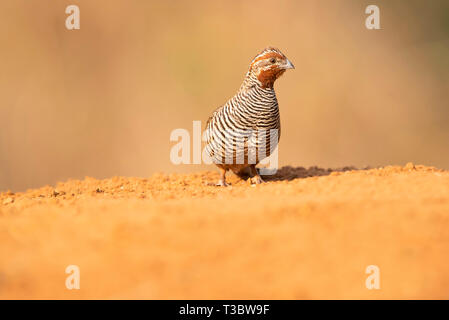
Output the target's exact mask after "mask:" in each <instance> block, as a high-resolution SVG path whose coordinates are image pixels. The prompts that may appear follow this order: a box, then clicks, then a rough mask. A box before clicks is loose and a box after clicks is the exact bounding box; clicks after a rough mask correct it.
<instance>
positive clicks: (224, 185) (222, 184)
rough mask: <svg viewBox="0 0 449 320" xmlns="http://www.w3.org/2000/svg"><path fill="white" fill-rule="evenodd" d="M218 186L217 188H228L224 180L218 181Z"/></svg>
mask: <svg viewBox="0 0 449 320" xmlns="http://www.w3.org/2000/svg"><path fill="white" fill-rule="evenodd" d="M216 186H217V187H227V186H228V184H227V183H226V181H225V180H223V179H220V180H218V182H217V184H216Z"/></svg>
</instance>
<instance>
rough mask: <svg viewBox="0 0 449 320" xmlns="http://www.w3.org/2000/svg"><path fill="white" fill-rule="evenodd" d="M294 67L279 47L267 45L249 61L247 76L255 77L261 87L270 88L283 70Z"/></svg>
mask: <svg viewBox="0 0 449 320" xmlns="http://www.w3.org/2000/svg"><path fill="white" fill-rule="evenodd" d="M294 68H295V67H294V66H293V64H292V63H291V62H290V60H288V59H287V57H286V56H285V55H284V54H283V53H282V52H281V51H280V50H279V49H277V48H273V47H268V48H265V49H264V50H263V51H262V52H261V53H259V54H258V55H257V56H256V57H255V58H254V59H253V61H251V65H250V67H249V71H248V76H251V77H253V78H255V79H257V81H258V83H259V85H260V86H261V87H262V88H264V89H265V88H272V87H273V84H274V82H275V81H276V79H277V78H279V77H280V76H281V75H282V74H283V73H284V72H285V70H287V69H294Z"/></svg>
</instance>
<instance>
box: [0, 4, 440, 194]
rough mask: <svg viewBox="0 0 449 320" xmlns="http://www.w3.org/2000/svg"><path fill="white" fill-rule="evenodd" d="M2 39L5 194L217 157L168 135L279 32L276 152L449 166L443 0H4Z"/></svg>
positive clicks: (304, 161) (284, 159) (224, 95)
mask: <svg viewBox="0 0 449 320" xmlns="http://www.w3.org/2000/svg"><path fill="white" fill-rule="evenodd" d="M71 4H76V5H78V6H79V8H80V11H81V29H80V30H73V31H69V30H67V29H66V27H65V20H66V18H67V16H68V15H67V14H66V13H65V8H66V7H67V6H68V5H71ZM369 4H376V5H378V6H379V8H380V24H381V28H382V29H381V30H368V29H366V28H365V19H366V17H367V15H366V14H365V8H366V6H367V5H369ZM0 39H1V50H0V191H6V190H8V189H10V190H12V191H23V190H25V189H27V188H32V187H38V186H41V185H45V184H55V183H56V182H58V181H63V180H66V179H68V178H83V177H84V176H92V177H96V178H106V177H111V176H115V175H123V176H140V177H147V176H149V175H151V174H153V173H155V172H193V171H198V170H204V169H211V170H215V168H213V167H212V166H210V167H208V166H203V165H180V166H175V165H173V164H171V162H170V158H169V155H170V148H171V147H172V146H173V145H174V144H175V143H173V142H170V141H169V137H170V132H171V131H172V130H174V129H176V128H185V129H188V130H189V131H191V130H192V121H193V120H202V121H203V126H204V121H205V120H206V119H207V118H208V116H209V115H210V114H211V112H212V111H213V110H214V109H215V108H217V107H218V106H220V105H221V104H223V103H224V102H226V100H227V99H228V98H230V97H232V96H233V95H234V93H235V92H236V90H237V89H238V88H239V86H240V84H241V81H242V80H243V77H244V75H245V73H246V71H247V68H248V65H249V62H250V61H251V60H252V58H253V57H254V56H255V55H256V54H257V53H258V52H259V51H261V50H262V49H263V48H264V47H266V46H269V45H271V46H276V47H278V48H280V49H281V51H282V52H283V53H284V54H286V56H287V57H288V58H289V59H290V60H291V61H292V62H293V63H294V64H295V66H296V69H295V70H293V71H290V72H287V73H286V74H285V75H284V76H283V77H282V78H281V79H280V80H279V81H278V82H277V83H276V91H277V95H278V100H279V103H280V109H281V121H282V138H281V143H280V149H279V161H280V165H287V164H290V165H294V166H306V167H307V166H312V165H317V166H323V167H341V166H349V165H354V166H358V167H361V166H365V165H370V166H379V165H388V164H405V163H406V162H409V161H412V162H415V163H419V164H425V165H432V166H437V167H440V168H444V169H449V125H448V123H449V103H448V101H449V99H448V98H449V2H448V1H444V0H441V1H438V0H433V1H427V2H426V1H420V0H388V1H386V0H385V1H379V0H376V1H344V0H339V1H331V0H327V1H324V0H319V1H316V0H314V1H311V0H310V1H299V0H296V1H229V0H227V1H208V0H204V1H144V0H141V1H139V0H126V1H125V0H120V1H105V0H104V1H101V0H95V1H92V0H80V1H75V0H62V1H54V0H39V1H36V0H33V1H30V0H2V1H1V3H0Z"/></svg>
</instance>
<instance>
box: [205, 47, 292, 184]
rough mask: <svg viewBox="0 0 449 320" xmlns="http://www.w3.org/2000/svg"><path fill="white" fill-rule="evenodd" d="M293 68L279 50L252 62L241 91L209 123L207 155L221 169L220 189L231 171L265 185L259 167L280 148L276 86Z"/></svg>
mask: <svg viewBox="0 0 449 320" xmlns="http://www.w3.org/2000/svg"><path fill="white" fill-rule="evenodd" d="M292 68H294V66H293V64H292V63H291V62H290V61H289V60H288V59H287V58H286V57H285V55H284V54H282V53H281V52H280V51H279V49H276V48H272V47H268V48H266V49H264V50H263V51H262V52H261V53H259V54H258V55H257V56H256V57H255V58H254V59H253V60H252V62H251V64H250V67H249V70H248V72H247V74H246V77H245V79H244V81H243V84H242V85H241V87H240V89H239V91H238V92H237V93H236V94H235V95H234V96H233V97H232V98H231V99H230V100H228V101H227V102H226V103H225V104H224V105H223V106H221V107H220V108H218V109H217V110H215V111H214V113H213V114H212V116H211V117H210V118H209V119H208V121H207V124H206V142H207V144H206V148H205V151H206V152H207V154H208V155H209V156H210V158H211V160H212V161H213V162H214V163H215V164H216V165H217V166H218V167H219V168H220V169H221V177H220V181H219V182H218V184H217V185H221V186H225V185H226V180H225V174H226V171H227V170H229V169H230V170H232V171H233V172H234V173H236V174H237V175H238V176H240V177H242V178H245V177H249V178H250V179H251V182H252V183H261V182H263V181H262V179H261V177H260V175H259V174H258V172H257V170H256V165H257V164H258V163H259V162H260V161H261V160H262V159H263V158H265V157H267V156H269V155H270V154H271V153H272V151H273V150H274V148H275V147H276V146H277V142H278V140H279V137H280V129H281V123H280V115H279V106H278V101H277V98H276V93H275V91H274V88H273V84H274V82H275V81H276V79H277V78H279V77H280V76H281V75H282V74H283V73H284V72H285V70H287V69H292Z"/></svg>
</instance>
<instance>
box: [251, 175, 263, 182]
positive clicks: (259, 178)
mask: <svg viewBox="0 0 449 320" xmlns="http://www.w3.org/2000/svg"><path fill="white" fill-rule="evenodd" d="M250 181H251V184H261V183H264V182H265V181H263V180H262V178H261V177H260V176H259V175H257V176H254V177H252V178H251V179H250Z"/></svg>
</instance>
